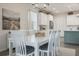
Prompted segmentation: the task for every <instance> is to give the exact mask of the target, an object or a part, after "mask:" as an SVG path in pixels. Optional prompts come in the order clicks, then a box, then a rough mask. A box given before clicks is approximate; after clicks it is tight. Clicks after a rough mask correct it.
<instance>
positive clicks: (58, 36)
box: [54, 31, 60, 48]
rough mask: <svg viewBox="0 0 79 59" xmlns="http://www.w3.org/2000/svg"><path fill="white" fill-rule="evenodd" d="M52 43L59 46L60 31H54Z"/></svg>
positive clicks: (56, 46)
mask: <svg viewBox="0 0 79 59" xmlns="http://www.w3.org/2000/svg"><path fill="white" fill-rule="evenodd" d="M54 45H55V48H59V47H60V31H56V34H55V41H54Z"/></svg>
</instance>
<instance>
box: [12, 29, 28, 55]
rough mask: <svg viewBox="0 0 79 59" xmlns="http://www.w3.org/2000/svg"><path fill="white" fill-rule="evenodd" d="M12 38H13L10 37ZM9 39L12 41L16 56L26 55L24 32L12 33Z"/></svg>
mask: <svg viewBox="0 0 79 59" xmlns="http://www.w3.org/2000/svg"><path fill="white" fill-rule="evenodd" d="M12 36H13V37H12ZM11 37H12V38H13V40H14V43H13V44H15V49H16V55H26V53H27V51H26V42H27V38H26V32H25V31H12V32H11Z"/></svg>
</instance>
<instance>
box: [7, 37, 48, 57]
mask: <svg viewBox="0 0 79 59" xmlns="http://www.w3.org/2000/svg"><path fill="white" fill-rule="evenodd" d="M36 39H37V40H38V45H35V43H34V42H32V41H30V40H28V41H27V45H29V46H35V47H36V48H35V55H36V56H38V55H39V52H38V50H39V46H41V45H43V44H45V43H47V42H48V39H47V37H36ZM8 41H9V56H12V55H13V48H14V47H13V45H14V39H12V38H10V37H9V38H8Z"/></svg>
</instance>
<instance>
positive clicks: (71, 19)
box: [67, 14, 79, 25]
mask: <svg viewBox="0 0 79 59" xmlns="http://www.w3.org/2000/svg"><path fill="white" fill-rule="evenodd" d="M67 25H79V16H77V15H76V14H75V15H68V16H67Z"/></svg>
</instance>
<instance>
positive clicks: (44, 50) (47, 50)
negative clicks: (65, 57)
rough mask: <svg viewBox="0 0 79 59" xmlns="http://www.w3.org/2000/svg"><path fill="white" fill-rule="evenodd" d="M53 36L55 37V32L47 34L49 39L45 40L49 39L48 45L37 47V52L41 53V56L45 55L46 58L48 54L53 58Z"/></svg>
mask: <svg viewBox="0 0 79 59" xmlns="http://www.w3.org/2000/svg"><path fill="white" fill-rule="evenodd" d="M54 35H55V32H51V33H50V34H49V37H48V38H47V39H49V41H48V43H46V44H44V45H42V46H40V47H39V51H40V53H41V56H45V54H46V55H47V56H50V54H51V55H52V56H53V43H54Z"/></svg>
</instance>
